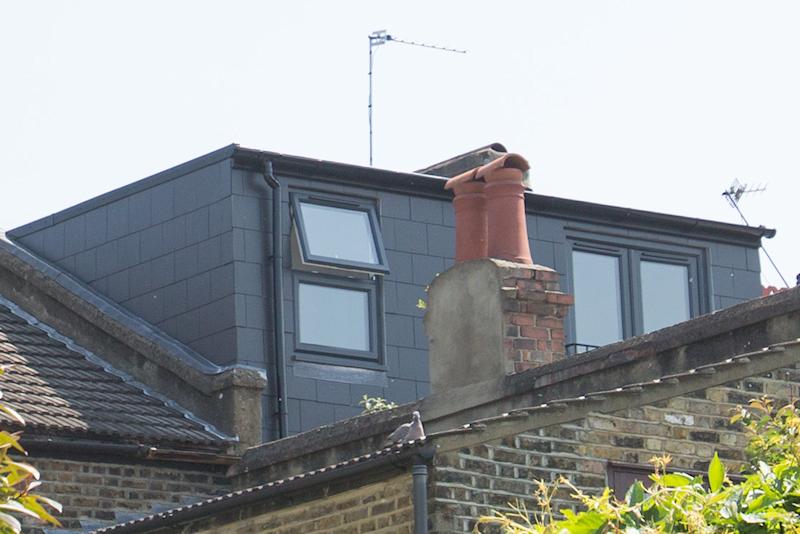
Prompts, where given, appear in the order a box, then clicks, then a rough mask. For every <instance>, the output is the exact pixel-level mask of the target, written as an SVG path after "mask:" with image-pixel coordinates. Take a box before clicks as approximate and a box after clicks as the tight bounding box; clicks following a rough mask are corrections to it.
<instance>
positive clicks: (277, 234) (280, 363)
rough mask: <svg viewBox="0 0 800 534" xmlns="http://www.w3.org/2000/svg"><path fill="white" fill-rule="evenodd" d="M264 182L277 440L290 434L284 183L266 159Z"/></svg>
mask: <svg viewBox="0 0 800 534" xmlns="http://www.w3.org/2000/svg"><path fill="white" fill-rule="evenodd" d="M264 181H265V182H266V183H267V185H268V186H269V187H270V189H272V287H273V290H272V291H273V297H274V298H273V301H274V302H273V303H272V304H273V307H272V325H273V327H274V329H275V332H274V336H273V338H274V339H275V392H276V399H275V402H276V404H277V415H278V437H280V438H285V437H286V436H287V435H288V434H289V414H288V412H287V411H286V405H287V401H286V355H285V352H284V342H285V339H284V338H285V335H284V328H283V228H282V227H283V214H282V213H281V212H282V210H281V183H280V182H279V181H278V180H277V179H276V178H275V175H274V174H273V172H272V161H271V160H268V159H265V160H264Z"/></svg>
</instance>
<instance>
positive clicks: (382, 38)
mask: <svg viewBox="0 0 800 534" xmlns="http://www.w3.org/2000/svg"><path fill="white" fill-rule="evenodd" d="M389 41H391V42H394V43H400V44H405V45H410V46H419V47H421V48H432V49H434V50H441V51H443V52H455V53H456V54H466V53H467V51H466V50H457V49H455V48H445V47H444V46H436V45H432V44H427V43H417V42H414V41H404V40H403V39H398V38H397V37H393V36H391V35H389V34H388V33H386V30H376V31H374V32H372V33H371V34H369V103H368V105H367V108H368V109H369V165H370V167H372V109H373V106H372V64H373V60H372V49H373V48H375V47H376V46H381V45H384V44H386V43H387V42H389Z"/></svg>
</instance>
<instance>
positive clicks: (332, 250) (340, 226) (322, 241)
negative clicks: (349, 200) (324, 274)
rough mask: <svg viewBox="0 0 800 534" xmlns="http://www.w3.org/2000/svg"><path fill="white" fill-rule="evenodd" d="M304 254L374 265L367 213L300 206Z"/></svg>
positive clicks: (375, 257) (301, 204)
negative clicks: (306, 247)
mask: <svg viewBox="0 0 800 534" xmlns="http://www.w3.org/2000/svg"><path fill="white" fill-rule="evenodd" d="M300 210H301V212H302V217H303V224H304V226H305V231H306V238H307V240H308V251H309V253H310V254H312V255H313V256H320V257H324V258H331V259H337V260H346V261H352V262H359V263H368V264H372V265H377V264H378V263H379V261H378V254H377V252H376V251H375V240H374V238H373V233H372V225H371V223H370V219H369V213H368V212H366V211H360V210H349V209H344V208H337V207H334V206H324V205H321V204H311V203H308V202H301V203H300Z"/></svg>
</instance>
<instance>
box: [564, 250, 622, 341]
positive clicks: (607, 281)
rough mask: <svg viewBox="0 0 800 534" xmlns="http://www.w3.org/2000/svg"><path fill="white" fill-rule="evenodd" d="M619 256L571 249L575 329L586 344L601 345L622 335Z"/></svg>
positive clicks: (618, 338)
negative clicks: (578, 297) (575, 303)
mask: <svg viewBox="0 0 800 534" xmlns="http://www.w3.org/2000/svg"><path fill="white" fill-rule="evenodd" d="M619 260H620V258H619V256H612V255H606V254H594V253H591V252H583V251H580V250H576V251H574V252H573V253H572V276H573V280H574V282H573V284H572V285H573V288H574V289H573V290H574V291H575V295H580V299H581V306H577V305H576V306H575V330H576V331H577V332H578V333H579V337H578V338H577V339H580V341H581V342H582V343H584V344H586V345H593V346H598V347H599V346H602V345H607V344H609V343H613V342H615V341H619V340H620V339H622V303H621V298H622V293H621V289H620V265H619V263H620V262H619Z"/></svg>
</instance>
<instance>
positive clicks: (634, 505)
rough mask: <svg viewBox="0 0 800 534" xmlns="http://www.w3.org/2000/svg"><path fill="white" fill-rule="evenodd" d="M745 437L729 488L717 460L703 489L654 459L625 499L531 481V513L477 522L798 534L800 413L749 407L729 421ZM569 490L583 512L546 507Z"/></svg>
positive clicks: (562, 530)
mask: <svg viewBox="0 0 800 534" xmlns="http://www.w3.org/2000/svg"><path fill="white" fill-rule="evenodd" d="M732 421H733V422H741V423H742V424H743V426H744V429H745V431H746V432H747V433H748V434H749V436H750V441H749V445H748V447H747V453H748V457H749V459H750V466H749V468H748V469H747V470H746V471H745V478H744V480H743V481H742V482H740V483H738V484H734V483H732V482H731V481H730V479H729V478H728V477H727V475H726V471H725V466H724V465H723V464H722V462H721V461H720V459H719V456H717V454H716V453H715V454H714V457H713V458H712V459H711V461H710V463H709V466H708V473H707V484H706V481H705V480H704V479H703V477H701V476H690V475H687V474H685V473H674V472H668V471H667V468H668V466H669V461H670V458H669V456H664V457H662V458H654V459H653V462H654V466H655V470H654V473H653V474H652V475H650V480H651V484H650V486H649V487H645V486H644V484H642V483H641V482H636V483H635V484H634V485H633V486H631V488H630V489H629V490H628V492H627V493H626V494H625V497H624V499H622V500H619V499H617V498H616V497H615V496H614V495H613V493H612V491H611V490H610V489H608V488H605V489H604V490H603V492H602V493H601V494H600V495H586V494H585V493H583V492H581V491H580V490H579V489H577V488H576V487H575V486H573V485H572V484H571V483H570V482H569V481H568V480H566V479H564V478H562V479H561V480H559V482H558V483H557V484H556V485H555V486H553V487H548V486H547V485H545V484H544V483H543V482H539V483H538V489H537V491H536V493H535V494H534V497H535V499H536V503H537V505H538V510H536V511H535V513H534V514H530V513H529V512H528V510H527V509H526V508H525V506H524V505H523V504H517V505H516V506H514V505H511V508H512V512H509V513H501V512H497V511H495V512H494V515H492V516H485V517H481V518H480V519H479V520H478V523H477V525H476V526H475V532H481V530H480V529H481V527H482V526H483V525H495V526H499V527H500V528H501V530H502V531H503V532H506V533H513V534H533V533H535V534H568V533H571V534H601V533H620V534H655V533H691V534H695V533H696V534H717V533H719V534H734V533H743V534H756V533H773V532H774V533H786V534H790V533H794V534H800V411H798V409H797V407H796V406H795V404H794V403H792V404H788V405H786V406H783V407H782V408H780V409H777V410H776V409H775V408H774V406H773V403H772V402H771V401H769V400H767V399H761V400H754V401H751V403H750V406H749V408H746V409H744V408H740V409H738V411H737V413H736V415H734V417H733V418H732ZM563 487H566V488H568V489H569V490H571V492H572V493H571V494H572V497H573V498H575V499H577V501H578V502H579V503H580V504H581V505H582V508H583V511H581V512H578V513H576V512H573V511H571V510H560V511H559V513H556V511H555V510H553V508H552V502H553V498H554V496H555V495H556V493H557V492H559V490H560V488H563Z"/></svg>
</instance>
